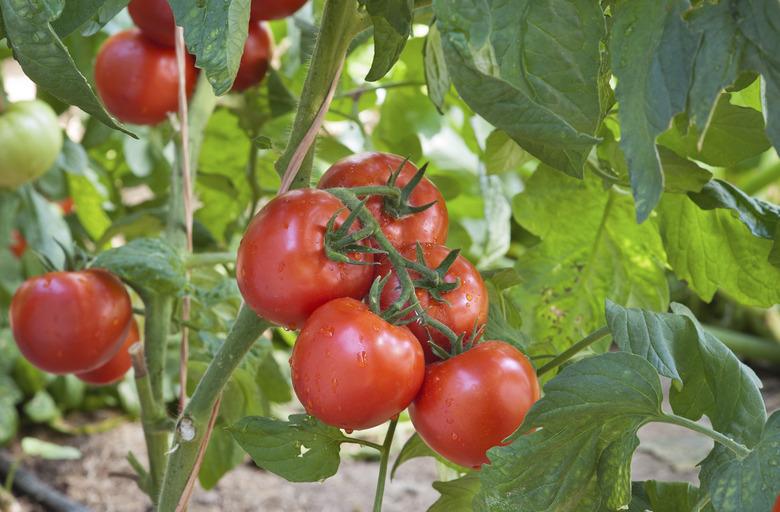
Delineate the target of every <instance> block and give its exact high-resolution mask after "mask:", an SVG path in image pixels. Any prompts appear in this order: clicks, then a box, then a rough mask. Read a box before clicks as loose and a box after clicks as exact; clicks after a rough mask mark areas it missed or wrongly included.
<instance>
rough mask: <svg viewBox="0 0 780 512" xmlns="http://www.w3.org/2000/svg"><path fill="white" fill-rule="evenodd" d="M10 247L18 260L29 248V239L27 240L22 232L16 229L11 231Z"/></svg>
mask: <svg viewBox="0 0 780 512" xmlns="http://www.w3.org/2000/svg"><path fill="white" fill-rule="evenodd" d="M9 249H11V254H13V255H14V257H16V259H17V260H18V259H19V258H21V257H22V255H23V254H24V251H26V250H27V240H25V239H24V237H23V236H22V234H21V233H19V231H17V230H15V229H14V230H13V231H11V245H10V247H9Z"/></svg>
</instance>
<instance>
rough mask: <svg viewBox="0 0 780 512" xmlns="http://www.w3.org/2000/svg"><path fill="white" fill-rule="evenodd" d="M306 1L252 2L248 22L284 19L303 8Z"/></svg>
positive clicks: (257, 0) (262, 0) (260, 0)
mask: <svg viewBox="0 0 780 512" xmlns="http://www.w3.org/2000/svg"><path fill="white" fill-rule="evenodd" d="M305 3H306V0H252V10H251V11H250V13H249V21H258V20H278V19H280V18H286V17H287V16H290V15H292V14H295V12H296V11H297V10H298V9H300V8H301V7H303V5H304V4H305Z"/></svg>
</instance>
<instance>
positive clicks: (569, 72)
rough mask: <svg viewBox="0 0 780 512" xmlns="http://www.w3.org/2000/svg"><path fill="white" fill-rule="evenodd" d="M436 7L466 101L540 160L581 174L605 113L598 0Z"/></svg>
mask: <svg viewBox="0 0 780 512" xmlns="http://www.w3.org/2000/svg"><path fill="white" fill-rule="evenodd" d="M433 8H434V12H435V14H436V16H437V20H438V21H437V25H438V28H439V30H440V32H441V39H442V47H443V49H444V55H445V58H446V62H447V69H448V70H449V73H450V76H451V78H452V81H453V83H454V84H455V87H456V88H457V90H458V92H459V93H460V95H461V97H462V98H463V99H464V100H465V101H466V103H468V105H469V106H470V107H471V108H472V109H473V110H474V111H475V112H476V113H478V114H479V115H481V116H482V117H484V118H485V119H486V120H487V121H489V122H490V123H491V124H493V125H494V126H495V127H497V128H499V129H501V130H503V131H504V132H506V133H507V134H508V135H509V136H510V137H512V138H513V139H514V140H515V141H516V142H517V143H518V144H520V146H521V147H522V148H523V149H525V150H526V151H528V152H529V153H531V154H532V155H534V156H535V157H537V158H539V159H540V160H541V161H543V162H545V163H547V164H548V165H550V166H551V167H553V168H555V169H558V170H561V171H563V172H565V173H567V174H570V175H572V176H582V172H583V165H584V163H585V160H586V158H587V155H588V153H589V152H590V149H591V148H592V147H593V144H594V143H595V142H596V139H595V138H594V134H595V133H596V129H597V127H598V125H599V123H600V121H601V116H602V111H601V103H600V97H599V78H600V74H601V55H600V50H599V45H600V43H601V41H602V39H603V38H604V36H605V26H604V19H603V16H602V12H601V9H600V8H599V5H598V3H595V2H592V1H589V0H573V1H565V0H555V1H550V2H534V1H531V0H517V1H514V2H507V1H505V0H486V1H484V2H476V3H475V2H472V1H471V0H434V2H433Z"/></svg>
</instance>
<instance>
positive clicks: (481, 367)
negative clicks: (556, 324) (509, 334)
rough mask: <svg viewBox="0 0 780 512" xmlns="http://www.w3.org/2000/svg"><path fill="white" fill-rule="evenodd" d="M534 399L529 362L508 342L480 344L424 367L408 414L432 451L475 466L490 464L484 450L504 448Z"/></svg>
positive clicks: (534, 383)
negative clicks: (423, 376) (418, 389)
mask: <svg viewBox="0 0 780 512" xmlns="http://www.w3.org/2000/svg"><path fill="white" fill-rule="evenodd" d="M539 395H540V391H539V382H538V380H537V379H536V372H535V370H534V368H533V366H532V365H531V363H530V362H529V361H528V359H527V358H526V357H525V356H524V355H523V354H522V353H521V352H520V351H519V350H517V349H516V348H514V347H513V346H511V345H509V344H508V343H505V342H503V341H485V342H482V343H479V344H478V345H476V346H474V347H473V348H471V349H469V350H467V351H466V352H463V353H462V354H460V355H457V356H454V357H451V358H450V359H447V360H446V361H441V362H438V363H434V364H431V365H429V366H428V367H427V368H426V369H425V380H424V381H423V385H422V388H420V392H419V393H418V395H417V397H416V398H415V399H414V402H412V404H411V405H410V406H409V415H410V416H411V419H412V424H413V425H414V428H415V429H416V430H417V433H418V434H420V437H422V439H423V441H425V442H426V444H428V446H430V447H431V448H432V449H433V450H435V451H436V452H437V453H439V454H440V455H442V456H443V457H445V458H446V459H448V460H451V461H452V462H455V463H456V464H460V465H461V466H466V467H472V468H479V466H481V465H482V464H488V463H489V460H488V458H487V456H486V455H485V452H487V450H489V449H490V448H492V447H494V446H499V445H502V444H504V439H506V438H507V437H509V435H510V434H512V432H514V431H515V430H517V428H518V427H519V426H520V424H521V423H522V422H523V419H524V418H525V415H526V413H527V412H528V410H529V409H530V408H531V406H532V405H533V404H534V402H536V401H537V400H539Z"/></svg>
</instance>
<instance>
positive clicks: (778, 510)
mask: <svg viewBox="0 0 780 512" xmlns="http://www.w3.org/2000/svg"><path fill="white" fill-rule="evenodd" d="M772 512H780V495H778V496H777V501H775V506H774V508H772Z"/></svg>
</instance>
